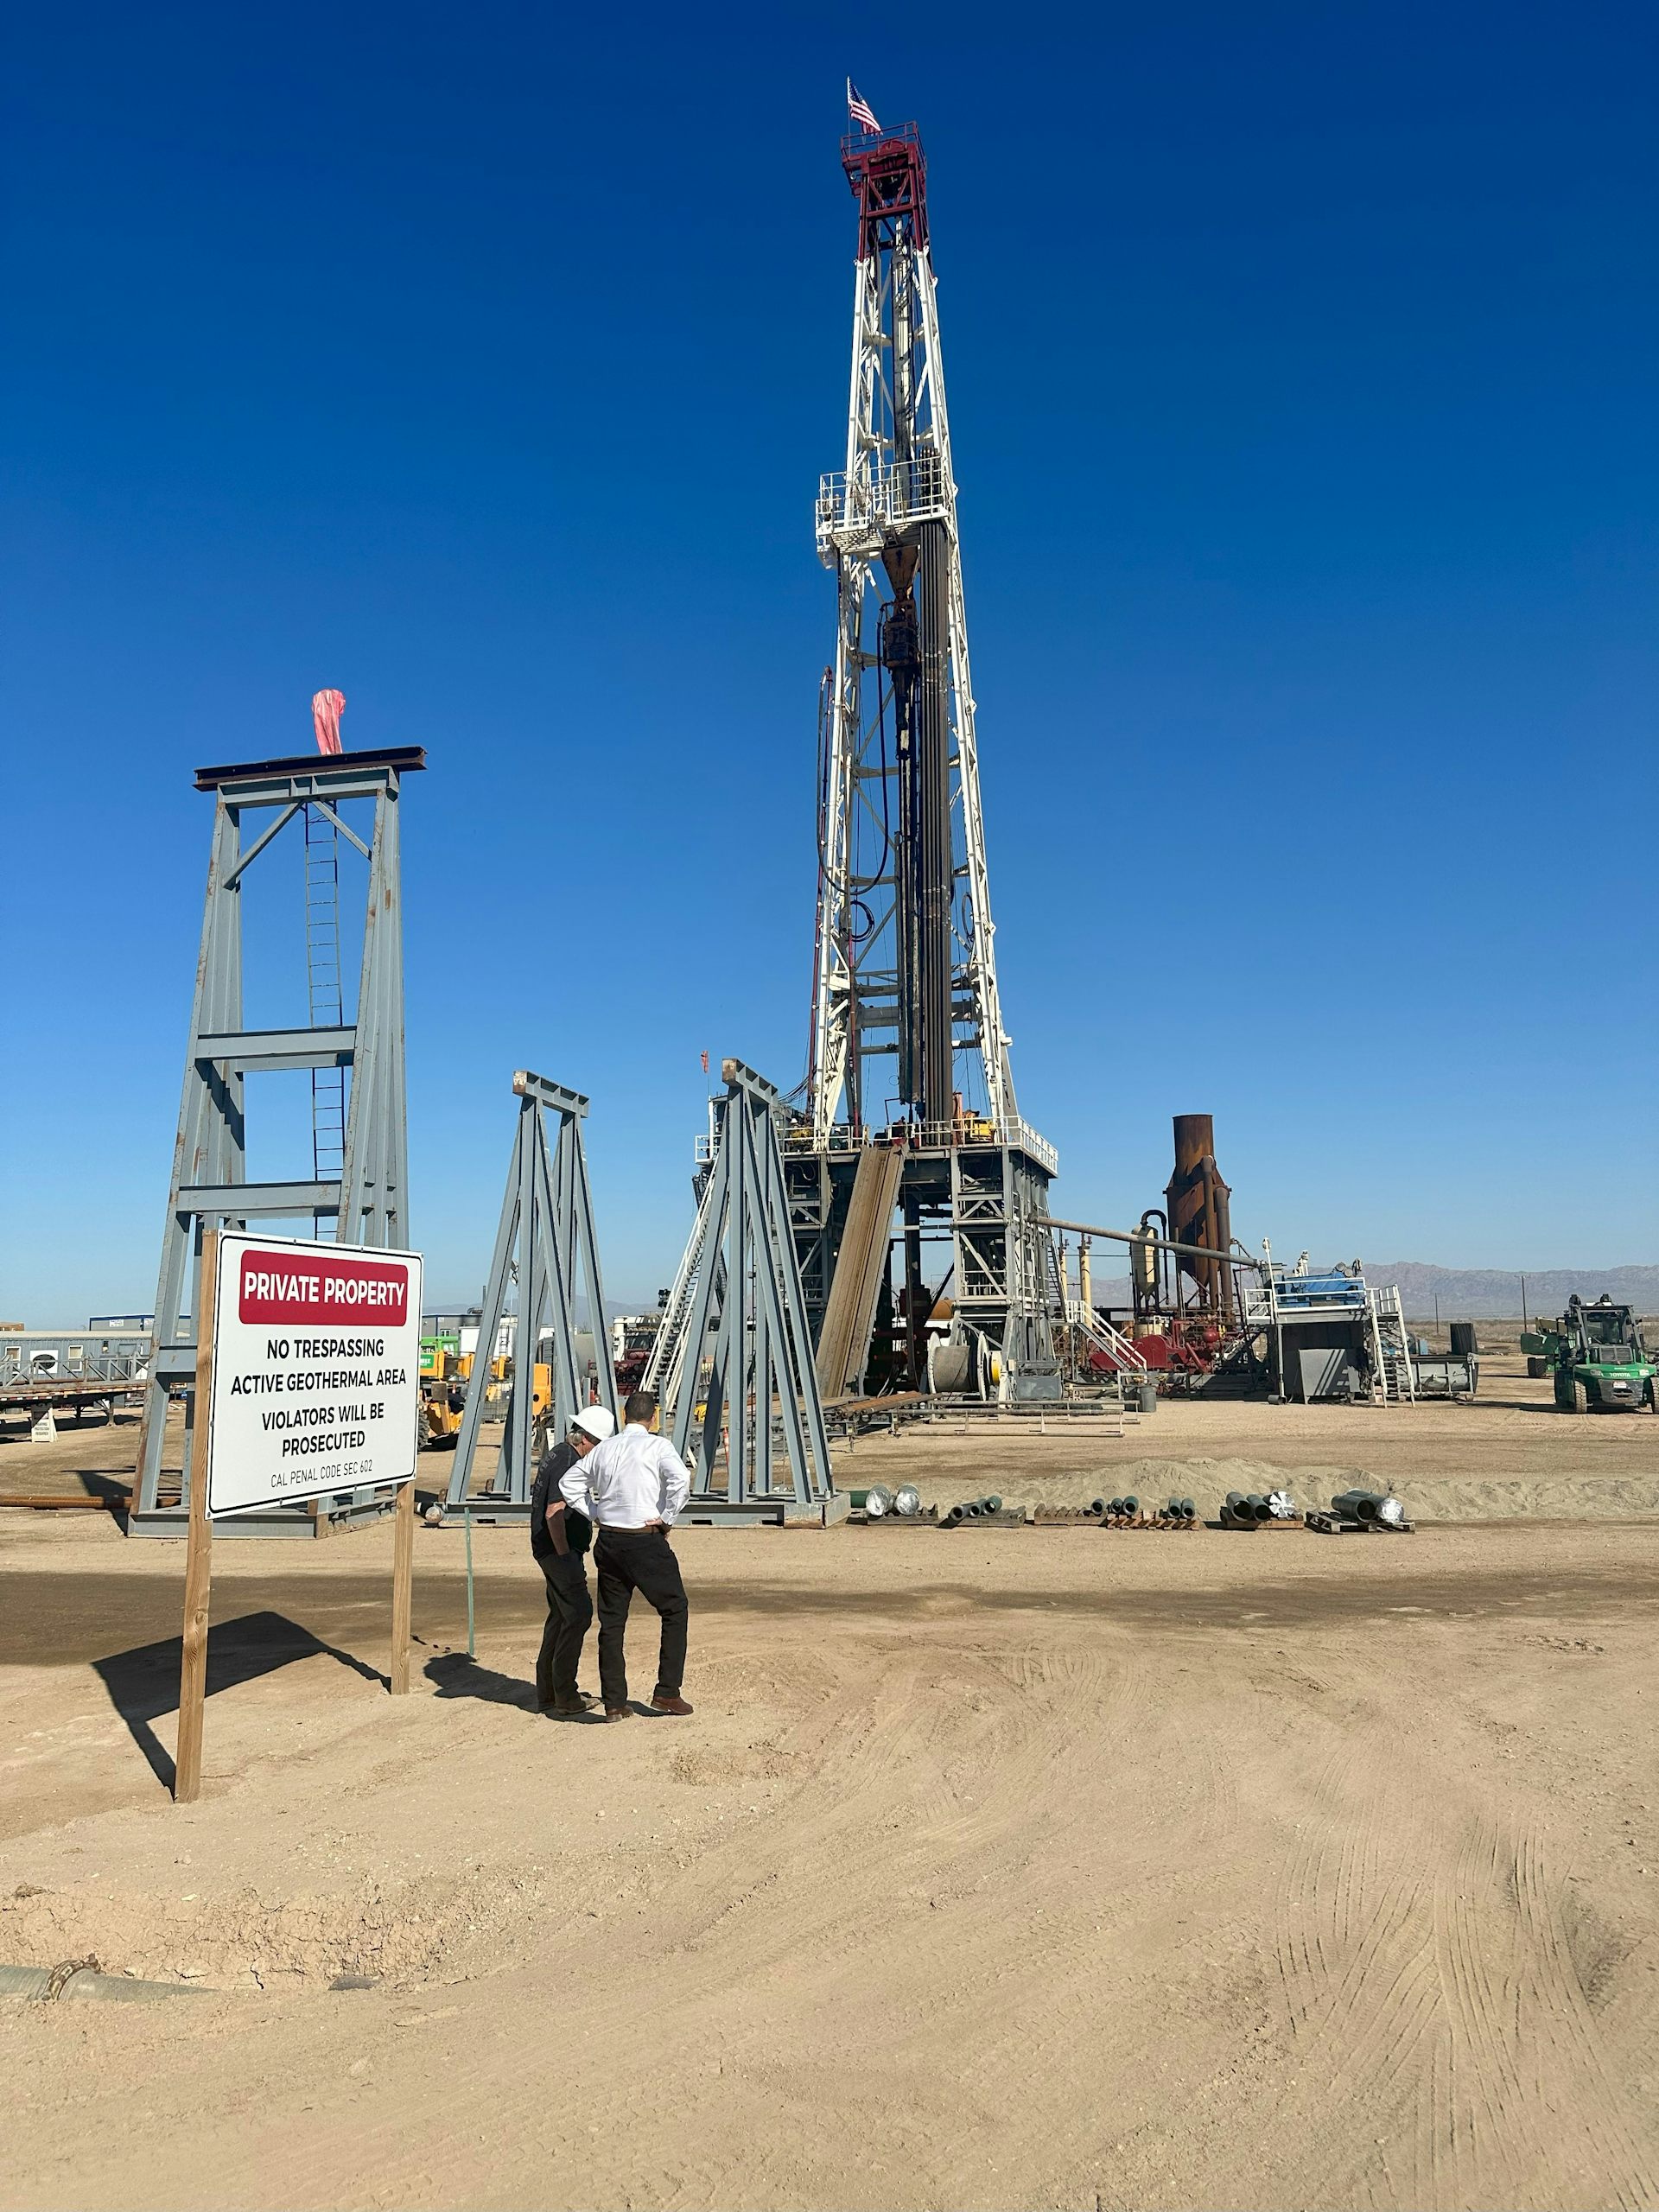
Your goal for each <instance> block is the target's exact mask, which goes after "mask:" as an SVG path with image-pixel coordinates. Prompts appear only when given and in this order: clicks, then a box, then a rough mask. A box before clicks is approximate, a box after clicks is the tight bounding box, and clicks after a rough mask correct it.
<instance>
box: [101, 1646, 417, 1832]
mask: <svg viewBox="0 0 1659 2212" xmlns="http://www.w3.org/2000/svg"><path fill="white" fill-rule="evenodd" d="M320 1653H321V1654H326V1655H327V1657H329V1658H330V1659H336V1660H338V1661H339V1662H340V1665H341V1666H342V1667H349V1668H350V1669H351V1670H352V1672H353V1674H355V1675H362V1676H363V1678H364V1680H365V1681H370V1682H378V1683H380V1684H381V1685H383V1686H388V1685H387V1684H386V1677H385V1675H382V1674H378V1673H377V1672H376V1671H375V1669H373V1668H372V1667H368V1666H365V1664H364V1663H363V1662H362V1661H361V1660H360V1659H354V1658H353V1656H352V1655H351V1654H350V1652H348V1651H341V1650H340V1649H338V1648H337V1647H336V1646H335V1645H334V1644H332V1643H324V1642H323V1641H322V1639H321V1637H318V1636H314V1635H313V1634H312V1633H311V1630H309V1629H307V1628H302V1627H301V1626H300V1624H299V1623H298V1622H297V1621H291V1620H289V1618H288V1617H287V1615H286V1614H284V1613H274V1612H262V1613H245V1614H243V1615H242V1617H241V1618H239V1619H238V1620H233V1621H224V1622H215V1623H214V1624H213V1629H212V1630H211V1631H210V1633H209V1635H208V1637H207V1694H208V1696H209V1697H215V1696H217V1695H218V1694H219V1691H220V1690H229V1689H234V1688H236V1687H237V1685H238V1683H241V1682H251V1681H255V1680H257V1677H258V1676H259V1675H273V1674H275V1673H276V1672H277V1669H278V1668H280V1667H289V1666H292V1665H293V1663H294V1662H295V1661H296V1659H312V1658H315V1657H316V1656H318V1655H319V1654H320ZM182 1660H183V1643H182V1639H181V1637H176V1636H168V1637H162V1639H161V1641H160V1642H159V1643H143V1644H139V1645H138V1646H137V1648H136V1649H133V1650H130V1651H117V1652H113V1653H111V1656H109V1657H108V1658H107V1659H99V1660H98V1661H97V1662H95V1664H94V1668H93V1671H94V1673H96V1674H97V1675H99V1678H100V1680H101V1681H103V1684H104V1687H105V1689H106V1690H107V1691H108V1692H109V1694H110V1702H111V1705H112V1706H114V1707H115V1709H116V1711H117V1712H118V1713H119V1714H120V1716H121V1718H122V1719H123V1720H124V1721H125V1723H126V1725H127V1728H128V1732H130V1735H131V1737H132V1740H133V1742H134V1743H135V1744H137V1746H138V1748H139V1750H140V1751H142V1752H143V1755H144V1757H145V1758H146V1759H147V1760H148V1761H149V1769H150V1771H151V1773H152V1774H153V1775H154V1776H155V1777H156V1780H157V1781H158V1782H160V1783H162V1785H163V1787H164V1788H166V1789H172V1787H173V1776H174V1766H173V1759H172V1756H171V1754H170V1753H169V1752H168V1751H167V1750H166V1748H165V1747H164V1746H163V1745H162V1742H161V1741H160V1739H159V1738H158V1737H157V1736H156V1732H155V1729H154V1727H153V1726H151V1724H152V1722H154V1721H156V1720H158V1719H160V1718H161V1717H162V1714H163V1713H176V1712H177V1711H178V1709H179V1669H180V1667H181V1663H182ZM388 1687H389V1686H388Z"/></svg>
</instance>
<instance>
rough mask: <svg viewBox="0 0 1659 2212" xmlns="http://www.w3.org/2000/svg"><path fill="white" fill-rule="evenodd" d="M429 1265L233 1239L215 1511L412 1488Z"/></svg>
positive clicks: (220, 1367)
mask: <svg viewBox="0 0 1659 2212" xmlns="http://www.w3.org/2000/svg"><path fill="white" fill-rule="evenodd" d="M420 1364H421V1255H420V1254H419V1253H418V1252H381V1251H376V1250H373V1249H371V1248H369V1247H367V1246H365V1245H358V1244H314V1243H302V1242H301V1241H300V1240H298V1239H297V1238H290V1237H286V1236H253V1235H251V1234H250V1233H248V1232H246V1231H244V1230H226V1231H225V1233H224V1234H223V1235H222V1236H220V1238H219V1276H218V1283H217V1287H216V1294H215V1300H214V1308H213V1407H212V1414H211V1420H212V1424H213V1425H212V1427H211V1429H210V1431H209V1436H210V1443H209V1447H208V1458H207V1510H208V1512H209V1513H210V1514H213V1515H215V1516H217V1515H219V1514H223V1513H238V1512H241V1511H244V1510H245V1509H246V1508H247V1507H249V1506H251V1505H280V1504H284V1503H290V1502H291V1501H293V1500H295V1499H296V1498H309V1497H328V1496H329V1495H331V1494H332V1493H333V1492H334V1491H347V1490H358V1489H361V1488H363V1487H364V1486H365V1485H367V1484H378V1483H401V1482H408V1481H410V1480H412V1479H413V1477H414V1473H415V1456H416V1450H417V1449H418V1444H417V1426H416V1424H417V1421H418V1419H419V1409H420V1389H421V1385H420Z"/></svg>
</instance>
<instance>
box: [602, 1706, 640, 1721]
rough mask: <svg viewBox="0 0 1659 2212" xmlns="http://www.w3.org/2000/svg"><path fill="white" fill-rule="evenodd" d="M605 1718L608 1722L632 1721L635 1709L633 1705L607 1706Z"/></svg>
mask: <svg viewBox="0 0 1659 2212" xmlns="http://www.w3.org/2000/svg"><path fill="white" fill-rule="evenodd" d="M605 1718H606V1719H607V1720H632V1718H633V1707H632V1706H631V1705H607V1707H606V1708H605Z"/></svg>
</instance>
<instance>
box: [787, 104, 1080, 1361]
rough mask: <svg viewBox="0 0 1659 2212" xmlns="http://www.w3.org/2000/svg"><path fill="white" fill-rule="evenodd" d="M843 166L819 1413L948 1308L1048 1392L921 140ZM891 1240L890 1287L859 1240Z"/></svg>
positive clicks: (806, 1270) (805, 1219) (965, 1338)
mask: <svg viewBox="0 0 1659 2212" xmlns="http://www.w3.org/2000/svg"><path fill="white" fill-rule="evenodd" d="M842 167H843V168H844V169H845V171H846V174H847V178H848V181H849V185H850V186H851V188H852V193H853V197H854V199H855V201H856V203H857V208H858V249H857V257H856V262H855V285H854V297H853V342H852V379H851V389H850V398H849V413H848V423H847V454H846V466H845V467H844V469H842V470H839V471H837V472H836V473H834V474H829V475H827V476H825V477H823V479H822V480H821V483H820V486H819V491H818V500H817V518H816V519H817V548H818V553H819V556H820V557H821V558H822V560H823V563H824V565H825V566H826V567H827V568H829V569H831V570H832V571H833V573H834V575H835V577H836V612H837V626H836V658H835V664H834V667H833V669H832V670H830V671H829V672H828V673H827V676H826V698H825V703H824V712H823V725H822V730H821V743H820V756H821V757H820V776H821V784H820V791H819V840H820V852H819V888H818V912H817V938H816V944H817V952H816V960H815V974H814V977H813V996H812V1018H811V1027H810V1049H809V1056H808V1077H807V1085H806V1097H805V1103H804V1108H803V1110H802V1112H801V1113H800V1115H799V1116H798V1117H797V1118H796V1119H795V1120H794V1121H793V1122H791V1125H790V1126H789V1128H787V1129H786V1131H785V1169H786V1175H787V1180H788V1187H789V1192H790V1198H791V1221H792V1225H793V1229H794V1234H795V1238H796V1244H797V1250H798V1256H799V1259H800V1262H801V1271H802V1277H803V1281H804V1287H805V1292H806V1298H807V1303H808V1309H809V1313H810V1319H811V1322H812V1326H813V1330H814V1334H815V1338H817V1339H818V1341H819V1344H820V1381H821V1383H822V1385H823V1389H824V1391H825V1394H826V1395H828V1396H830V1397H833V1396H835V1395H840V1394H842V1393H843V1392H844V1391H845V1390H847V1389H857V1388H858V1387H859V1384H860V1383H861V1381H862V1382H864V1383H866V1384H867V1386H868V1387H879V1386H880V1385H881V1384H883V1383H886V1384H890V1385H893V1384H900V1383H908V1384H909V1385H910V1386H911V1387H924V1386H925V1384H926V1383H928V1382H929V1380H930V1376H929V1366H930V1350H931V1348H932V1347H936V1346H937V1345H938V1341H939V1339H938V1327H937V1325H936V1326H935V1328H934V1330H933V1331H932V1332H931V1333H930V1332H929V1328H928V1323H929V1318H930V1315H931V1314H932V1313H933V1312H934V1309H935V1306H936V1304H938V1303H939V1302H940V1300H941V1299H942V1297H943V1298H946V1299H948V1300H949V1307H950V1315H951V1324H952V1325H951V1336H952V1338H953V1339H954V1343H955V1345H956V1346H957V1347H958V1348H960V1347H963V1346H969V1347H970V1348H973V1349H975V1350H977V1349H978V1348H979V1347H981V1346H983V1347H987V1348H988V1351H990V1353H991V1354H993V1355H995V1357H997V1358H999V1359H1000V1365H1001V1377H1002V1380H1001V1393H1002V1395H1050V1394H1054V1395H1058V1389H1059V1382H1058V1363H1057V1361H1056V1358H1055V1354H1054V1326H1055V1324H1056V1323H1057V1322H1058V1320H1059V1319H1061V1318H1062V1315H1061V1313H1060V1311H1059V1304H1058V1301H1061V1300H1063V1298H1064V1287H1063V1286H1061V1285H1059V1284H1058V1279H1057V1277H1056V1273H1055V1267H1054V1261H1053V1255H1052V1243H1051V1239H1050V1236H1049V1233H1048V1230H1047V1229H1046V1217H1047V1213H1048V1185H1049V1180H1050V1178H1051V1177H1052V1174H1053V1173H1054V1171H1055V1167H1056V1165H1057V1162H1056V1158H1055V1154H1054V1152H1053V1149H1052V1147H1051V1146H1049V1145H1048V1144H1047V1143H1046V1141H1044V1140H1043V1139H1042V1138H1041V1137H1040V1136H1039V1135H1037V1134H1036V1132H1035V1131H1034V1130H1033V1129H1031V1128H1028V1127H1027V1124H1026V1123H1025V1122H1023V1121H1021V1120H1020V1114H1019V1109H1018V1106H1017V1104H1016V1103H1015V1098H1014V1077H1013V1073H1012V1071H1011V1068H1010V1065H1009V1059H1008V1037H1007V1032H1006V1030H1005V1029H1004V1027H1003V1026H1002V1014H1001V1000H1000V997H999V995H998V990H997V979H996V962H995V939H994V930H993V925H992V920H991V906H990V889H989V880H988V873H987V867H986V857H985V836H984V824H983V820H982V814H981V809H980V792H979V763H978V753H977V749H976V734H975V723H974V697H973V685H972V681H971V678H970V676H969V661H968V628H967V616H966V611H965V603H964V599H963V583H962V565H961V554H960V545H959V541H958V537H957V486H956V480H955V475H954V472H953V469H952V465H951V454H950V416H949V414H948V411H947V409H946V404H945V391H944V366H943V361H942V358H941V353H940V345H939V326H938V302H937V298H936V294H935V287H934V277H933V266H932V259H931V249H930V245H929V238H928V213H927V172H926V164H925V160H924V157H923V153H922V145H921V139H920V136H919V133H918V130H917V129H916V126H915V124H906V125H905V126H904V127H903V128H902V129H900V130H885V131H884V130H868V129H865V130H855V131H853V132H852V133H851V134H850V135H849V137H847V138H846V139H845V140H843V142H842ZM884 1151H887V1152H891V1151H897V1152H899V1153H900V1154H902V1161H903V1165H902V1171H901V1173H899V1176H898V1177H897V1179H896V1182H897V1192H896V1197H895V1195H894V1192H893V1184H894V1181H895V1179H894V1178H893V1174H892V1173H891V1168H890V1166H888V1167H881V1166H880V1165H879V1163H877V1162H876V1161H874V1160H867V1155H869V1154H873V1153H877V1154H879V1153H881V1152H884ZM861 1162H864V1163H866V1164H864V1166H862V1169H861ZM855 1186H857V1187H858V1189H860V1190H861V1192H862V1193H863V1195H862V1196H861V1197H859V1196H855ZM895 1208H896V1212H897V1215H898V1217H899V1218H898V1220H897V1221H896V1222H895V1219H894V1212H895ZM893 1236H897V1237H898V1238H899V1240H900V1241H901V1243H902V1247H903V1261H902V1264H901V1266H900V1267H899V1269H898V1271H897V1272H898V1278H899V1279H898V1281H897V1283H896V1284H895V1283H894V1281H893V1279H892V1272H893V1271H892V1270H891V1268H890V1266H889V1265H887V1264H886V1263H884V1264H881V1265H880V1266H878V1265H877V1264H876V1249H875V1241H874V1240H881V1242H882V1243H883V1249H884V1252H885V1249H886V1243H887V1240H889V1239H891V1238H893ZM855 1247H856V1249H854V1248H855ZM838 1275H844V1277H845V1280H843V1281H842V1284H841V1287H839V1288H837V1277H838ZM853 1278H856V1279H857V1281H859V1283H860V1284H861V1286H862V1287H861V1290H860V1292H859V1294H858V1296H857V1298H856V1299H854V1298H853V1294H852V1293H851V1292H850V1291H849V1289H848V1282H849V1281H851V1280H852V1279H853ZM849 1300H852V1305H851V1306H849ZM853 1307H856V1308H857V1310H856V1311H854V1310H852V1308H853ZM843 1308H844V1309H847V1310H845V1311H843V1310H842V1309H843ZM941 1310H942V1311H943V1307H941ZM826 1314H828V1315H829V1316H830V1324H831V1325H830V1328H829V1332H828V1333H827V1334H826V1332H825V1331H824V1323H825V1318H826ZM831 1340H833V1342H834V1344H835V1356H834V1362H833V1364H834V1366H835V1368H836V1372H834V1373H831V1374H826V1373H824V1372H823V1354H824V1346H825V1344H828V1343H829V1342H830V1341H831ZM989 1365H990V1362H989V1361H988V1360H982V1361H976V1362H969V1369H970V1370H973V1371H977V1372H980V1373H983V1372H985V1371H988V1367H989ZM962 1369H963V1362H962V1361H961V1359H960V1358H958V1359H957V1360H956V1361H955V1362H954V1363H953V1364H952V1372H953V1373H954V1372H957V1371H958V1370H962Z"/></svg>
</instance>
